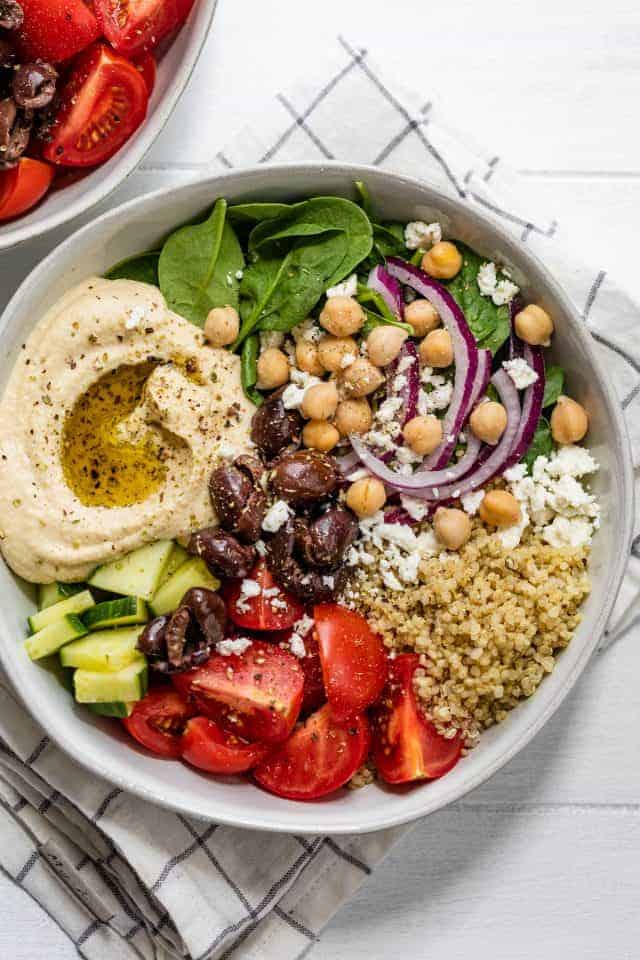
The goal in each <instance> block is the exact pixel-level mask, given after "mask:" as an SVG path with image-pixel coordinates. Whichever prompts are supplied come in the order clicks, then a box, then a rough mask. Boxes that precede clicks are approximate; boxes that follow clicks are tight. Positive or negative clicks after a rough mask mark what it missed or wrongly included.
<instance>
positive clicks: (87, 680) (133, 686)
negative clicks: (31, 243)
mask: <svg viewBox="0 0 640 960" xmlns="http://www.w3.org/2000/svg"><path fill="white" fill-rule="evenodd" d="M147 686H148V676H147V661H146V658H145V657H143V656H142V654H140V656H139V659H138V660H136V661H134V663H130V664H129V666H128V667H123V668H122V670H117V671H115V672H114V673H99V672H98V671H95V670H76V672H75V674H74V676H73V687H74V691H75V697H76V700H77V701H78V703H94V704H95V703H115V702H116V701H118V702H122V703H130V702H131V701H133V700H142V698H143V697H144V695H145V693H146V692H147Z"/></svg>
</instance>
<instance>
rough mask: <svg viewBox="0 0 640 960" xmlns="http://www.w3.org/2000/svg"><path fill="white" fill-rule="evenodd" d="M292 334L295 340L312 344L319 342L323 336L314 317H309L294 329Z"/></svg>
mask: <svg viewBox="0 0 640 960" xmlns="http://www.w3.org/2000/svg"><path fill="white" fill-rule="evenodd" d="M291 333H292V335H293V339H294V340H309V341H311V342H312V343H314V342H315V341H317V340H319V339H320V337H321V336H322V330H321V329H320V327H319V326H318V325H317V324H316V322H315V320H314V319H313V317H307V319H306V320H303V321H302V323H299V324H298V325H297V327H294V328H293V330H292V331H291Z"/></svg>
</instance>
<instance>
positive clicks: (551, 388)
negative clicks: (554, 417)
mask: <svg viewBox="0 0 640 960" xmlns="http://www.w3.org/2000/svg"><path fill="white" fill-rule="evenodd" d="M563 386H564V371H563V369H562V367H547V369H546V370H545V380H544V396H543V398H542V407H543V409H544V410H546V409H547V407H552V406H553V405H554V403H557V401H558V397H559V396H560V394H561V393H562V388H563Z"/></svg>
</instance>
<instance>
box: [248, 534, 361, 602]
mask: <svg viewBox="0 0 640 960" xmlns="http://www.w3.org/2000/svg"><path fill="white" fill-rule="evenodd" d="M294 548H295V529H294V522H293V521H292V520H289V521H288V522H287V523H286V524H285V525H284V526H282V527H280V529H279V530H278V532H277V533H276V534H275V535H274V536H273V537H272V538H271V540H270V541H269V543H268V544H267V556H266V559H267V566H268V567H269V570H270V571H271V574H272V575H273V578H274V580H276V581H277V583H279V584H280V586H281V587H283V588H284V589H285V590H288V591H289V593H292V594H293V595H294V596H296V597H298V598H299V599H300V600H302V601H303V603H324V602H326V601H329V600H333V598H334V596H335V594H336V593H338V592H339V591H340V590H341V589H342V587H343V586H344V583H345V580H346V577H347V571H346V567H344V566H343V567H340V568H339V569H338V570H336V571H335V572H334V571H331V572H330V573H320V572H319V571H318V570H305V569H304V568H303V567H302V566H301V564H300V563H299V562H298V560H297V559H296V558H295V557H294V556H293V552H294Z"/></svg>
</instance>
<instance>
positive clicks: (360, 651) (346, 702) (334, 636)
mask: <svg viewBox="0 0 640 960" xmlns="http://www.w3.org/2000/svg"><path fill="white" fill-rule="evenodd" d="M313 618H314V620H315V625H316V626H315V629H316V634H317V637H318V644H319V647H320V660H321V662H322V675H323V677H324V686H325V689H326V691H327V697H328V698H329V703H330V704H331V705H332V707H333V712H334V714H335V715H336V716H337V717H348V716H352V715H354V714H358V713H362V711H363V710H364V709H366V707H368V706H370V705H371V704H372V703H374V702H375V701H376V700H377V699H378V697H379V696H380V693H381V692H382V688H383V687H384V685H385V681H386V679H387V658H386V655H385V652H384V644H383V643H382V640H381V639H380V637H379V636H378V634H377V633H374V632H373V630H372V629H371V627H370V626H369V624H368V623H367V621H366V620H365V619H364V617H361V616H360V614H359V613H356V612H355V611H354V610H348V609H347V608H346V607H341V606H339V605H338V604H337V603H320V604H318V605H317V606H316V607H314V610H313Z"/></svg>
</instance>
